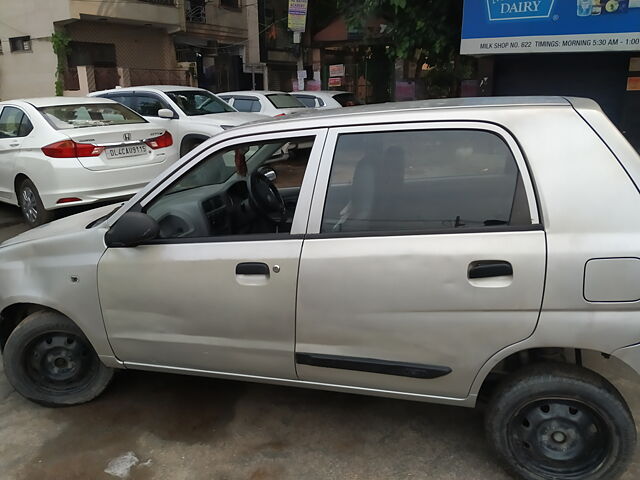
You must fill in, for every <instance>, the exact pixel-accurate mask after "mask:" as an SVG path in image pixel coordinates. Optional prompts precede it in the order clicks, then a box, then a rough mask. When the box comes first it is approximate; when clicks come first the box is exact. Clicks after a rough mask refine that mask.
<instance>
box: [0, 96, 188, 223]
mask: <svg viewBox="0 0 640 480" xmlns="http://www.w3.org/2000/svg"><path fill="white" fill-rule="evenodd" d="M178 158H179V155H178V148H177V146H176V145H174V142H173V138H172V137H171V134H170V133H169V132H167V131H166V130H164V129H162V128H159V127H158V126H156V125H153V124H150V123H149V122H147V121H146V120H145V119H144V118H142V117H141V116H140V115H138V114H137V113H135V112H133V111H131V110H129V109H128V108H127V107H125V106H123V105H120V104H118V103H116V102H114V101H113V100H107V99H103V98H64V97H54V98H36V99H26V100H12V101H6V102H0V201H2V202H5V203H9V204H12V205H19V206H20V208H21V209H22V214H23V216H24V218H25V220H26V222H27V223H28V224H29V225H30V226H32V227H33V226H36V225H40V224H42V223H45V222H47V221H49V220H52V219H53V218H54V217H55V212H54V211H55V210H56V209H59V208H63V207H69V206H74V205H82V204H90V203H95V202H100V201H106V200H117V199H120V198H128V197H130V196H132V195H133V194H135V193H136V192H137V191H138V190H139V189H140V188H141V187H143V186H144V185H145V184H146V183H147V182H148V181H149V180H151V179H152V178H154V177H155V176H157V175H158V174H159V173H160V172H161V171H162V170H164V169H165V168H166V167H167V166H168V165H170V164H172V163H173V162H175V161H176V160H177V159H178Z"/></svg>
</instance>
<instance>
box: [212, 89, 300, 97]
mask: <svg viewBox="0 0 640 480" xmlns="http://www.w3.org/2000/svg"><path fill="white" fill-rule="evenodd" d="M218 95H220V96H229V95H290V94H289V93H287V92H279V91H277V90H239V91H236V92H222V93H218Z"/></svg>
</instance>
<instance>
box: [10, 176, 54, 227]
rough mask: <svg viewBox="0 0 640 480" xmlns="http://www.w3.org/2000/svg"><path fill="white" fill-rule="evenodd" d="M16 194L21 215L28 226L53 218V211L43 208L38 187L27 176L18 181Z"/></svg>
mask: <svg viewBox="0 0 640 480" xmlns="http://www.w3.org/2000/svg"><path fill="white" fill-rule="evenodd" d="M17 194H18V204H19V205H20V210H22V216H23V217H24V219H25V221H26V222H27V224H28V225H29V226H30V227H37V226H38V225H42V224H43V223H47V222H50V221H51V220H53V219H54V218H55V214H54V212H52V211H50V210H46V209H45V208H44V205H43V204H42V200H41V199H40V194H39V193H38V189H37V188H36V186H35V185H34V184H33V182H32V181H31V180H29V179H28V178H25V179H24V180H23V181H22V182H21V183H20V186H19V187H18V192H17Z"/></svg>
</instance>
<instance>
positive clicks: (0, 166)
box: [0, 105, 33, 202]
mask: <svg viewBox="0 0 640 480" xmlns="http://www.w3.org/2000/svg"><path fill="white" fill-rule="evenodd" d="M32 130H33V127H32V125H31V122H30V121H29V118H28V117H27V116H26V115H25V113H24V112H23V111H22V110H21V109H19V108H17V107H13V106H8V105H7V106H5V107H4V108H2V111H0V198H1V199H2V200H5V201H11V202H13V200H14V199H15V188H14V183H13V182H14V179H15V168H16V163H17V162H18V161H19V159H20V153H21V150H20V147H21V145H22V142H23V140H24V137H26V136H27V135H29V133H31V131H32Z"/></svg>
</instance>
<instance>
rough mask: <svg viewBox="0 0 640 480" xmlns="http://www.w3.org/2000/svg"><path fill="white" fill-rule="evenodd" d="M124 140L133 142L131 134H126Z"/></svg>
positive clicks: (123, 136)
mask: <svg viewBox="0 0 640 480" xmlns="http://www.w3.org/2000/svg"><path fill="white" fill-rule="evenodd" d="M122 138H124V141H125V142H128V141H129V140H131V134H130V133H125V134H124V135H122Z"/></svg>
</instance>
